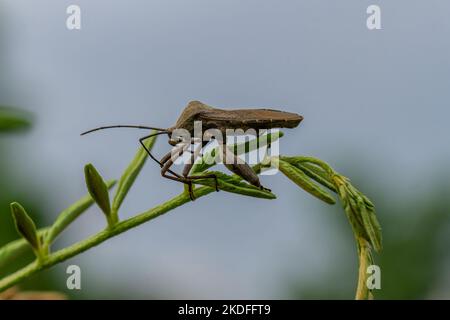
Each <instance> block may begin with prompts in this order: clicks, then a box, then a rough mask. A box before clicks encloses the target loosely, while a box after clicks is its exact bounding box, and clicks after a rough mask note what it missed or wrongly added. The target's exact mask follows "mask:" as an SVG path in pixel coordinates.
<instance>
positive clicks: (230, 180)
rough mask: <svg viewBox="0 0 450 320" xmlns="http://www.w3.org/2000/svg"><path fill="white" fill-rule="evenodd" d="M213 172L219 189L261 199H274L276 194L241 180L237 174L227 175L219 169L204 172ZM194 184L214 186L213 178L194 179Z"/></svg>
mask: <svg viewBox="0 0 450 320" xmlns="http://www.w3.org/2000/svg"><path fill="white" fill-rule="evenodd" d="M211 173H213V174H215V175H216V177H217V182H218V188H219V190H223V191H227V192H231V193H237V194H242V195H245V196H250V197H255V198H263V199H276V195H274V194H273V193H272V192H270V191H267V190H262V189H260V188H257V187H255V186H253V185H251V184H248V183H246V182H243V181H241V178H240V177H239V176H237V175H233V176H229V175H227V174H225V173H223V172H220V171H207V172H205V174H211ZM194 183H195V184H201V185H205V186H208V187H211V188H215V181H214V179H198V180H195V181H194Z"/></svg>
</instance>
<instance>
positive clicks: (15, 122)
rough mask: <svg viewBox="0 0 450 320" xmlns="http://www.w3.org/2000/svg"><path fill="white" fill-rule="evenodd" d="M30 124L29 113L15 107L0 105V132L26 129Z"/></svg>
mask: <svg viewBox="0 0 450 320" xmlns="http://www.w3.org/2000/svg"><path fill="white" fill-rule="evenodd" d="M30 126H31V121H30V114H29V113H27V112H25V111H22V110H18V109H15V108H10V107H1V106H0V132H2V131H16V130H21V129H27V128H29V127H30Z"/></svg>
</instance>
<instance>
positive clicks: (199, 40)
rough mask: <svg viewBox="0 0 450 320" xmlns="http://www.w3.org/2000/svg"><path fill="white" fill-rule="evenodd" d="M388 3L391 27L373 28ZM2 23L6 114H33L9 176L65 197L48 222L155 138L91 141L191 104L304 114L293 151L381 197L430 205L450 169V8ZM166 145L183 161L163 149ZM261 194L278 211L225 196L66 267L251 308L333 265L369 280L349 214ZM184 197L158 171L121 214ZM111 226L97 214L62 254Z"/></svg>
mask: <svg viewBox="0 0 450 320" xmlns="http://www.w3.org/2000/svg"><path fill="white" fill-rule="evenodd" d="M374 3H375V4H378V5H380V7H381V18H382V30H375V31H369V30H368V29H367V27H366V18H367V14H366V8H367V7H368V6H369V5H370V4H374ZM70 4H77V5H79V6H80V7H81V10H82V13H81V14H82V29H81V30H80V31H69V30H67V29H66V25H65V20H66V17H67V15H66V13H65V11H66V8H67V6H69V5H70ZM0 10H1V11H0V14H1V17H0V28H1V29H0V30H1V33H0V34H1V35H2V37H3V39H2V42H1V43H0V61H1V63H2V64H1V65H2V69H3V70H1V75H0V95H1V103H2V104H9V105H14V106H20V107H22V108H24V109H26V110H30V111H32V112H33V113H34V115H35V124H34V127H33V131H32V132H31V133H30V134H27V135H20V136H16V137H13V138H11V139H10V142H9V143H10V144H12V145H14V152H13V153H12V154H10V155H9V157H10V158H11V159H14V162H15V164H16V165H17V168H21V169H20V170H16V171H15V169H11V170H12V171H11V176H14V177H15V179H16V180H17V181H18V183H21V184H24V185H25V184H27V183H28V180H29V177H33V181H34V182H33V183H35V184H36V185H34V187H35V188H36V190H37V191H36V192H37V194H41V193H42V194H45V195H49V197H51V198H52V202H51V203H50V204H49V206H50V208H49V213H48V219H49V222H50V221H52V220H53V219H54V218H55V217H56V216H57V213H58V212H59V211H60V210H62V209H63V208H65V207H67V205H68V204H70V203H72V202H73V201H74V200H76V199H78V198H79V197H80V196H81V195H83V194H85V192H86V190H85V186H84V176H83V171H82V170H83V166H84V165H85V164H86V163H88V162H91V163H93V164H94V165H95V166H96V167H97V169H98V170H99V171H100V172H101V173H102V175H103V176H104V177H105V178H117V177H119V176H120V174H121V172H122V171H123V170H124V168H125V167H126V166H127V164H128V163H129V161H130V160H131V159H132V157H133V155H134V153H135V151H136V150H137V147H138V138H139V137H141V136H142V135H144V134H145V133H143V132H140V131H133V130H111V131H108V132H106V131H105V132H101V133H98V134H96V135H90V136H86V137H80V136H79V133H81V132H83V131H85V130H87V129H90V128H92V127H96V126H100V125H106V124H117V123H124V124H142V125H153V126H157V127H168V126H171V125H173V124H174V122H175V120H176V118H177V117H178V115H179V113H180V112H181V111H182V109H183V108H184V107H185V105H186V104H187V103H188V101H190V100H200V101H202V102H205V103H207V104H210V105H213V106H217V107H221V108H228V107H230V108H232V107H271V108H278V109H282V110H286V111H291V112H297V113H299V114H302V115H303V116H304V118H305V119H304V121H303V122H302V123H301V125H300V126H299V127H298V128H296V129H293V130H284V132H285V137H284V138H283V139H282V141H281V142H280V151H281V153H283V154H289V155H297V154H302V155H311V156H315V157H319V158H321V159H323V160H325V161H327V162H329V163H330V164H331V165H332V166H333V167H335V168H336V169H337V170H338V171H340V172H341V173H343V174H346V175H349V176H350V177H352V175H355V176H356V178H355V180H354V181H353V182H354V183H355V184H356V185H357V186H359V185H361V186H373V187H372V189H371V190H373V191H374V192H376V191H377V188H381V189H382V190H383V192H385V193H396V194H399V195H402V196H405V197H413V196H415V195H417V194H420V193H421V192H424V191H425V190H427V189H429V188H430V186H432V185H433V177H437V176H439V175H440V172H439V171H438V170H437V168H444V166H445V164H446V163H448V161H449V159H450V148H449V147H450V146H449V144H450V143H449V136H450V126H449V125H448V119H449V117H450V111H449V101H450V90H449V87H448V86H449V83H450V41H449V31H450V20H449V19H448V12H449V10H450V2H448V1H437V0H436V1H433V0H430V1H406V0H405V1H401V0H398V1H361V0H358V1H353V0H352V1H345V2H344V1H339V2H337V1H312V0H310V1H297V0H295V1H294V0H292V1H291V0H285V1H275V0H262V1H261V0H258V1H256V0H246V1H237V0H226V1H225V0H216V1H206V0H204V1H201V0H190V1H184V0H183V1H182V0H169V1H168V0H164V1H163V0H160V1H159V0H158V1H157V0H153V1H137V0H132V1H103V0H97V1H87V0H86V1H83V0H77V1H61V0H51V1H50V0H40V1H24V0H14V1H12V0H2V1H1V2H0ZM154 150H155V152H156V153H157V154H159V155H160V156H162V155H163V154H165V153H166V152H168V151H169V146H168V145H167V143H166V141H165V138H161V139H160V140H158V142H157V145H156V146H155V148H154ZM23 168H26V169H25V170H24V169H23ZM349 172H350V173H349ZM358 176H359V177H364V178H360V179H361V180H358V178H357V177H358ZM368 177H369V178H370V179H369V180H368ZM419 178H420V179H421V180H420V181H421V183H420V184H419V183H417V181H418V179H419ZM262 183H263V185H265V186H266V187H269V188H271V189H272V191H273V192H274V193H276V194H277V196H278V199H277V200H273V201H268V200H261V199H254V198H245V197H242V196H237V195H233V194H227V193H225V192H220V193H217V194H212V195H210V196H208V197H205V198H202V199H201V200H198V201H196V202H195V203H190V204H188V205H185V206H183V207H181V208H178V209H176V210H174V211H173V212H170V213H169V214H167V215H165V216H162V217H160V218H158V219H156V220H154V221H152V222H150V223H147V224H144V225H142V226H140V227H139V228H137V229H135V230H132V231H130V232H127V233H125V234H123V235H120V236H119V237H117V238H114V239H112V240H109V241H107V242H106V243H104V244H102V245H101V246H100V247H97V248H95V249H92V250H90V251H88V252H86V253H84V254H83V255H80V256H77V257H75V258H73V259H71V260H70V261H68V262H65V263H63V264H62V266H60V267H58V268H56V269H54V270H56V271H55V272H58V273H60V274H61V276H62V277H63V276H64V268H65V267H66V266H67V265H69V264H77V265H79V266H80V267H81V269H82V272H83V276H85V277H86V278H83V290H88V291H92V292H96V290H99V288H105V287H108V285H109V284H110V283H112V282H114V283H115V284H116V285H118V286H123V287H127V288H132V290H134V291H136V292H140V293H143V294H155V295H159V296H162V297H170V298H254V299H258V298H285V297H287V294H286V292H285V291H284V289H283V288H284V287H285V285H286V282H287V281H289V280H288V279H290V278H292V277H295V278H296V279H298V280H299V282H301V283H305V284H308V283H311V282H314V279H317V278H320V277H321V275H322V274H323V273H324V272H325V271H326V270H327V269H329V268H332V267H333V263H334V261H336V259H341V260H342V259H344V260H345V259H347V261H348V270H349V271H348V272H349V273H354V272H355V271H356V258H355V248H354V247H351V246H350V247H349V246H344V245H343V243H344V242H343V241H344V240H343V239H346V238H349V237H351V232H350V228H348V230H347V233H346V234H342V233H341V232H338V231H340V230H335V229H334V228H332V226H330V224H331V223H334V222H335V220H336V219H334V218H331V217H330V215H333V214H334V212H335V211H333V210H329V209H330V208H329V207H328V206H327V205H325V204H319V203H318V201H317V200H315V199H314V198H313V197H311V196H309V195H308V194H306V193H305V192H302V191H301V190H299V189H298V188H296V187H295V186H294V185H292V184H291V183H290V182H289V181H288V180H287V179H286V178H284V177H282V176H281V175H277V176H267V177H263V178H262ZM181 190H182V187H181V186H180V185H179V184H177V183H175V182H172V181H169V180H165V179H162V178H161V177H160V173H159V170H158V168H157V167H156V166H155V165H154V164H153V163H151V162H148V163H147V165H146V166H145V167H144V169H143V171H142V173H141V175H140V176H139V178H138V180H137V181H136V183H135V185H134V186H133V189H132V191H131V192H130V194H129V196H128V198H127V199H126V201H125V203H124V205H123V208H122V210H121V212H122V215H123V216H122V217H123V218H125V217H130V216H132V215H133V214H135V213H138V212H141V211H144V210H146V209H148V208H151V207H153V206H155V205H157V204H159V203H161V202H162V201H164V200H165V199H169V198H170V197H171V196H173V195H175V194H177V193H178V192H180V191H181ZM363 191H365V190H364V189H363ZM368 195H369V196H370V193H369V194H368ZM374 200H375V203H377V202H376V201H377V199H374ZM341 218H342V220H345V218H344V216H343V214H342V217H341ZM381 223H383V221H381ZM103 225H104V218H103V216H102V215H101V214H99V213H98V212H97V211H96V210H90V211H89V212H88V213H87V214H86V215H84V216H83V218H81V220H80V221H79V222H77V223H76V224H75V225H74V226H73V228H71V229H70V230H68V233H67V234H66V235H65V236H64V237H62V238H61V241H60V242H59V245H65V244H69V243H72V242H74V241H76V240H78V239H82V238H83V237H86V236H88V235H90V234H92V233H94V232H96V231H97V230H99V229H100V228H102V227H103ZM274 274H276V275H277V276H276V277H275V276H273V275H274ZM449 278H450V277H449ZM130 290H131V289H130Z"/></svg>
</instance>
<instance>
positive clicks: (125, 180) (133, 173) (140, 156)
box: [112, 136, 156, 212]
mask: <svg viewBox="0 0 450 320" xmlns="http://www.w3.org/2000/svg"><path fill="white" fill-rule="evenodd" d="M155 141H156V136H153V137H151V138H149V139H147V140H146V141H145V146H146V147H147V149H149V150H151V149H152V147H153V145H154V144H155ZM147 159H148V154H147V151H145V149H144V148H143V147H140V148H139V150H138V151H137V153H136V155H135V156H134V159H133V161H131V163H130V164H129V165H128V167H127V169H126V170H125V172H124V173H123V175H122V177H121V178H120V180H119V184H118V186H117V191H116V194H115V196H114V199H113V204H112V211H113V212H118V210H119V208H120V206H121V204H122V202H123V200H124V199H125V197H126V195H127V194H128V191H129V190H130V188H131V186H132V185H133V183H134V181H135V180H136V177H137V176H138V174H139V172H140V171H141V169H142V167H143V166H144V164H145V162H146V161H147Z"/></svg>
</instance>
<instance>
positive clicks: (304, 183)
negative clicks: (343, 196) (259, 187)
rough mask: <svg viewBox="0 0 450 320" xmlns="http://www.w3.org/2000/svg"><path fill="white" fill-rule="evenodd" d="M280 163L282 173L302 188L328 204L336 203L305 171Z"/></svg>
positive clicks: (281, 161) (286, 163) (284, 162)
mask: <svg viewBox="0 0 450 320" xmlns="http://www.w3.org/2000/svg"><path fill="white" fill-rule="evenodd" d="M278 161H279V169H280V171H281V172H282V173H283V174H284V175H285V176H286V177H288V178H289V179H290V180H292V181H293V182H294V183H295V184H296V185H298V186H299V187H300V188H302V189H303V190H305V191H306V192H308V193H310V194H312V195H313V196H315V197H316V198H318V199H320V200H322V201H324V202H326V203H328V204H335V203H336V200H335V199H334V198H333V197H332V196H331V195H330V194H329V193H328V192H326V191H325V190H323V189H322V188H320V187H319V186H318V185H316V184H315V183H313V182H312V181H311V180H310V179H309V178H308V176H307V175H306V174H305V173H304V172H303V171H301V170H300V169H298V168H296V167H294V166H293V165H291V164H289V163H288V162H286V161H283V160H278Z"/></svg>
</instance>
